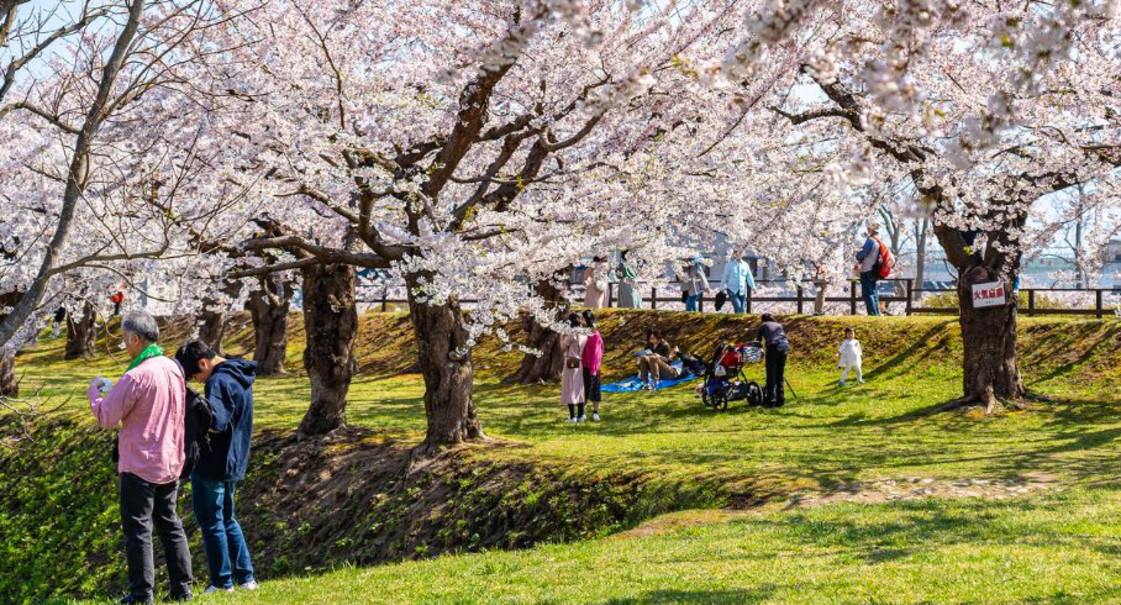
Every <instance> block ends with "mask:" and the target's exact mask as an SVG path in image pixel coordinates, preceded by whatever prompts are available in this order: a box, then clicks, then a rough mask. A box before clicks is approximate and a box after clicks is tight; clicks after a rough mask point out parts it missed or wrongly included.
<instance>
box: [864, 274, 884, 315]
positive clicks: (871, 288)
mask: <svg viewBox="0 0 1121 605" xmlns="http://www.w3.org/2000/svg"><path fill="white" fill-rule="evenodd" d="M878 277H879V276H878V275H876V274H875V273H874V272H872V271H864V272H862V273H861V274H860V297H861V298H863V299H864V310H865V311H867V312H868V314H869V315H879V314H880V295H879V293H877V292H876V281H877V280H878Z"/></svg>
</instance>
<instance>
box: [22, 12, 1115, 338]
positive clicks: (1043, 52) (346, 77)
mask: <svg viewBox="0 0 1121 605" xmlns="http://www.w3.org/2000/svg"><path fill="white" fill-rule="evenodd" d="M1117 4H1118V3H1117V2H1105V1H1079V2H1065V1H1064V2H1058V3H1054V4H1043V3H1030V2H1029V3H1020V4H1016V5H1014V6H1009V5H1007V3H1000V2H996V1H995V0H993V1H991V2H971V3H964V2H956V1H953V0H906V1H898V0H890V1H889V0H865V1H861V2H843V3H836V2H822V1H820V0H754V1H750V2H731V1H729V2H719V3H703V2H687V1H673V0H660V1H655V0H650V1H647V2H623V1H620V0H600V1H593V0H584V1H575V0H527V1H522V0H509V1H502V2H494V1H484V0H467V1H463V2H455V3H450V2H446V1H442V0H420V1H409V2H405V1H402V0H378V1H368V2H355V1H353V0H319V1H314V2H313V1H312V0H273V1H270V2H259V1H253V0H223V1H217V0H215V1H213V2H202V1H198V2H153V3H149V4H148V5H147V6H146V7H145V12H144V14H143V15H141V17H140V19H139V22H138V33H137V34H136V36H137V41H136V42H135V43H134V44H132V45H131V46H130V47H129V52H130V54H129V55H128V60H127V61H125V62H124V64H123V67H122V68H121V73H120V74H119V75H118V76H117V78H116V80H115V81H114V82H113V83H112V84H111V86H110V91H111V94H110V95H109V98H110V103H109V105H108V106H106V107H104V108H103V111H102V114H103V115H102V116H101V118H102V120H101V123H100V124H99V128H98V129H97V131H96V136H94V137H93V138H92V139H91V140H92V142H91V145H90V149H89V150H88V151H87V152H85V154H84V156H85V164H84V168H83V174H82V175H81V176H80V178H79V179H78V180H79V181H80V185H81V191H80V192H79V194H77V195H71V193H73V192H68V176H69V175H68V172H69V171H70V170H71V167H72V166H74V165H75V157H74V148H75V141H76V140H77V138H78V136H79V132H80V131H81V124H82V120H83V117H84V116H87V115H89V114H90V110H91V107H94V106H95V105H96V97H97V94H96V93H97V90H95V88H93V87H91V85H90V83H89V82H90V81H89V80H86V79H84V78H82V77H80V75H81V74H82V73H84V72H85V71H89V72H91V73H95V74H96V73H101V72H103V71H104V65H103V62H104V61H105V60H106V59H105V57H107V56H108V55H109V52H108V51H109V50H110V49H112V48H113V45H114V43H115V42H116V41H117V39H118V35H119V33H120V32H119V31H117V30H115V29H114V28H113V27H110V26H107V25H106V22H105V21H104V19H108V18H109V17H114V18H115V19H116V20H117V21H116V22H119V21H120V19H121V18H122V17H123V16H125V15H126V14H129V11H130V10H131V9H134V8H135V6H136V3H135V2H126V1H121V2H108V3H104V4H103V6H102V7H101V8H100V9H99V10H103V11H105V12H104V13H99V14H98V15H97V16H95V17H93V18H90V16H89V15H88V14H87V13H84V12H81V11H80V10H77V9H78V8H80V6H84V5H81V3H74V8H75V11H74V12H73V14H72V15H70V17H69V20H64V21H66V22H67V23H72V24H73V25H74V32H80V36H77V37H74V38H73V39H70V38H67V37H62V38H60V41H59V42H58V46H57V48H55V49H53V50H52V51H51V52H48V53H43V54H42V55H41V56H38V57H37V58H36V60H37V61H38V62H39V63H40V64H41V67H40V68H37V69H36V70H34V71H33V72H31V74H32V75H28V76H26V77H23V78H21V79H13V83H12V84H11V85H10V86H8V87H7V88H5V89H0V90H4V93H3V96H0V138H2V139H3V140H6V141H11V142H12V143H13V144H11V145H7V146H5V147H3V148H0V170H2V172H3V174H4V175H5V176H4V177H3V178H2V180H0V200H2V202H3V204H4V205H5V207H11V208H14V209H17V210H18V211H17V212H6V213H4V214H3V216H0V247H2V249H3V257H2V259H0V293H22V292H29V291H36V287H37V284H48V280H47V279H46V278H47V277H49V278H52V279H53V281H49V285H48V286H46V287H44V288H42V291H37V294H36V297H37V300H36V301H35V304H34V305H33V306H34V307H35V308H37V309H38V311H40V312H41V311H43V310H46V309H48V308H53V306H54V305H57V304H59V302H60V301H62V300H64V299H65V300H69V301H71V302H70V303H66V304H72V303H74V301H77V300H83V299H89V300H102V299H103V296H101V295H102V294H103V293H104V290H105V289H112V288H113V287H119V286H114V284H120V283H121V282H122V281H123V282H124V283H126V284H128V285H129V287H134V288H138V287H140V286H139V284H148V286H146V287H147V288H148V289H150V290H151V299H152V300H154V301H158V302H159V304H161V305H164V307H163V308H166V309H167V310H169V311H175V312H192V311H195V310H198V309H199V308H200V307H201V306H203V305H207V306H210V307H222V306H230V305H238V304H240V303H241V302H242V301H243V300H244V298H245V296H246V294H247V288H249V287H251V286H252V281H251V280H249V281H247V282H246V284H247V285H245V286H244V287H242V288H241V289H233V290H229V289H221V288H217V287H214V284H215V283H217V282H220V281H222V280H224V279H228V277H229V275H231V274H233V275H240V274H246V273H251V272H253V271H265V270H267V269H269V268H270V267H271V268H276V269H277V270H278V271H284V273H283V274H284V275H285V278H286V279H296V273H295V271H296V270H297V269H301V268H306V267H309V266H311V265H312V264H315V263H321V262H333V263H344V264H353V265H355V266H357V267H359V268H372V269H378V270H380V271H383V272H386V273H387V274H388V275H391V276H393V277H392V278H391V281H394V280H395V283H401V284H404V285H405V286H406V287H407V289H408V294H409V296H410V297H411V298H412V299H413V301H414V302H415V303H416V304H422V305H429V306H435V307H440V306H443V305H445V304H447V303H448V302H449V301H457V300H466V299H470V300H473V301H476V302H475V304H474V305H473V307H472V308H473V312H472V313H471V314H470V316H469V317H468V318H464V321H465V322H466V324H465V329H466V331H467V333H468V335H469V338H468V344H470V343H473V342H474V341H475V340H476V339H477V338H478V337H479V336H481V335H482V334H483V333H485V332H487V331H491V330H493V329H494V328H495V326H498V325H501V324H502V323H504V322H505V321H507V320H509V319H510V318H511V317H514V316H515V315H517V314H519V313H524V312H528V313H530V314H532V315H533V316H535V317H536V318H537V319H538V320H539V321H540V322H542V323H544V324H546V325H553V322H555V320H556V317H555V314H554V313H553V312H552V311H553V303H552V302H551V301H546V300H543V299H542V298H541V297H540V296H539V295H538V294H537V293H536V291H535V289H534V288H533V285H534V284H536V283H538V282H542V281H547V280H554V281H555V280H558V277H557V276H558V275H560V274H564V272H565V271H566V270H568V269H569V268H570V267H572V266H574V265H577V264H580V263H582V262H585V261H586V260H587V259H588V258H589V257H591V256H593V255H606V254H608V253H609V252H610V251H612V250H619V249H631V250H635V251H636V252H638V254H637V256H639V257H640V258H641V262H640V266H641V269H642V271H643V273H644V275H643V276H644V277H646V278H648V279H653V280H656V279H659V278H663V277H665V274H664V268H665V266H666V263H667V262H674V261H678V260H680V259H682V258H690V257H692V256H693V255H695V254H697V253H698V252H708V251H709V250H710V249H711V245H712V240H713V234H714V233H720V234H723V236H725V237H726V238H727V240H728V241H729V242H730V243H731V244H732V246H733V247H734V248H737V249H743V248H750V249H752V250H754V251H755V252H757V253H759V254H761V255H764V256H766V257H768V258H770V259H773V260H774V261H775V263H776V264H777V265H778V266H779V267H780V268H781V269H782V270H784V271H786V273H787V274H788V275H790V276H791V277H793V278H801V277H815V276H816V277H820V276H821V275H822V274H824V275H825V277H826V278H827V279H828V280H829V281H839V280H840V279H842V278H843V277H844V276H845V275H844V273H845V270H846V268H845V263H844V261H843V260H841V259H840V257H839V256H838V250H842V251H843V254H847V250H845V246H847V244H848V242H849V241H850V240H851V236H852V234H853V232H854V231H855V230H856V229H858V228H859V225H860V224H861V223H862V222H864V221H865V220H867V219H868V218H869V217H870V216H872V215H873V214H874V213H875V207H874V206H875V204H876V203H878V202H877V201H876V200H877V199H878V198H877V192H880V191H883V190H884V189H885V188H887V187H894V186H898V185H900V184H906V185H908V186H910V187H912V188H913V189H914V190H915V192H916V193H915V195H916V197H917V198H918V199H919V200H920V203H921V205H922V209H923V211H925V212H927V213H928V214H929V215H930V216H931V217H932V218H933V220H934V221H935V224H936V226H937V228H939V229H941V230H942V231H941V233H942V234H943V235H945V234H948V233H950V232H951V231H955V232H972V231H980V232H986V233H999V236H994V237H993V238H991V240H990V241H991V245H992V246H993V248H994V250H997V251H999V252H1001V253H1002V254H1004V255H1006V256H1007V257H1008V258H1009V259H1015V258H1018V256H1016V254H1013V252H1016V253H1018V251H1021V250H1023V249H1027V248H1030V247H1032V246H1039V245H1042V244H1040V243H1039V242H1040V241H1041V240H1042V239H1045V238H1042V237H1039V234H1040V233H1042V232H1044V231H1046V228H1045V227H1038V226H1033V225H1031V224H1029V222H1028V221H1027V220H1026V217H1027V215H1028V214H1029V209H1030V208H1031V204H1032V203H1034V202H1035V201H1036V200H1037V199H1038V198H1039V197H1041V196H1043V195H1046V194H1049V193H1051V192H1054V191H1058V190H1061V189H1063V188H1065V187H1069V186H1072V185H1074V184H1078V183H1088V182H1092V183H1095V189H1094V191H1095V192H1096V193H1095V202H1094V204H1095V205H1096V206H1097V207H1099V208H1103V209H1105V208H1107V207H1110V206H1116V205H1117V196H1116V195H1115V192H1116V184H1117V179H1116V178H1113V176H1112V174H1113V171H1114V170H1115V169H1116V166H1117V164H1118V162H1119V159H1121V154H1119V153H1118V151H1117V149H1118V148H1119V147H1121V139H1119V136H1121V135H1119V130H1118V128H1119V127H1121V125H1119V124H1118V116H1119V115H1121V110H1119V108H1118V102H1117V99H1118V98H1121V97H1119V95H1121V90H1118V84H1117V80H1116V65H1117V64H1118V60H1119V57H1118V56H1117V53H1118V51H1117V48H1118V45H1117V40H1118V28H1117V22H1116V9H1117ZM388 15H392V18H387V16H388ZM87 19H88V20H89V22H87V21H86V20H87ZM19 23H20V24H23V25H21V26H20V27H23V28H24V29H22V30H21V29H20V27H17V28H16V29H15V31H17V32H22V34H23V38H21V40H25V41H27V42H26V43H22V46H20V47H19V49H17V50H6V51H4V52H3V53H0V59H2V60H5V61H7V62H8V63H7V65H8V66H9V67H8V68H7V69H8V70H9V71H10V69H11V68H10V66H11V65H12V61H13V59H14V58H15V57H16V55H19V54H21V53H26V52H27V51H28V49H34V48H35V45H34V44H31V43H30V41H32V40H35V39H40V40H41V39H42V38H43V32H40V35H39V38H35V36H33V35H32V34H33V33H34V32H32V31H29V29H28V28H32V29H33V28H34V23H35V21H34V20H33V19H30V17H29V18H28V20H26V21H20V22H19ZM98 24H100V25H98ZM17 25H18V24H17ZM47 35H49V33H48V34H47ZM11 48H15V47H11ZM3 66H4V64H2V63H0V67H3ZM76 66H77V67H76ZM71 198H72V199H71ZM67 200H69V201H67ZM67 204H69V208H70V210H69V211H70V212H72V213H74V214H75V215H76V219H75V220H74V221H73V224H72V225H71V226H69V227H68V228H67V229H66V232H65V233H63V234H62V235H63V236H64V237H62V238H61V239H59V238H55V237H54V235H55V234H56V233H58V229H57V228H56V226H57V224H58V223H59V222H60V217H61V216H62V215H63V214H64V212H63V210H64V208H66V207H67ZM1103 212H1104V214H1102V216H1110V215H1109V213H1108V212H1105V210H1103ZM1105 222H1108V220H1107V221H1105ZM1108 233H1109V230H1108V228H1104V227H1103V228H1102V229H1101V232H1100V233H1098V232H1095V234H1094V236H1093V237H1092V238H1091V240H1090V241H1092V242H1098V243H1096V244H1094V245H1100V242H1102V241H1103V240H1104V239H1105V238H1106V235H1107V234H1108ZM940 237H942V236H940ZM947 237H948V236H947ZM54 239H59V241H58V243H59V244H60V245H59V246H56V247H52V245H51V242H52V240H54ZM48 251H51V254H53V255H54V256H48ZM1009 262H1010V263H1011V261H1009ZM44 263H46V264H44ZM1006 264H1008V263H1006ZM1011 264H1014V263H1011ZM818 269H820V270H821V271H820V272H817V270H818ZM811 273H812V275H811ZM254 279H255V277H254ZM76 284H77V285H76ZM200 291H207V292H210V293H211V294H210V295H208V296H207V297H206V300H205V301H203V300H202V298H203V297H200V296H199V294H198V293H199V292H200ZM231 292H233V293H231ZM32 323H33V322H32ZM27 325H31V324H27ZM29 330H30V328H27V329H26V330H25V331H24V333H23V335H26V334H27V332H28V331H29ZM0 335H2V336H3V339H2V340H4V341H5V342H9V341H11V342H15V343H18V341H19V339H20V338H19V337H18V336H15V333H14V332H11V331H9V332H3V331H0Z"/></svg>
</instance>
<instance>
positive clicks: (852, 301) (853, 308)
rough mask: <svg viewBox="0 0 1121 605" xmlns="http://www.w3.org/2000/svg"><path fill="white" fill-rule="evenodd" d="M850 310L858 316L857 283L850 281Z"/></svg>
mask: <svg viewBox="0 0 1121 605" xmlns="http://www.w3.org/2000/svg"><path fill="white" fill-rule="evenodd" d="M849 310H850V312H851V313H852V314H853V315H856V282H854V281H852V280H851V279H850V280H849Z"/></svg>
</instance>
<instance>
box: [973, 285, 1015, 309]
mask: <svg viewBox="0 0 1121 605" xmlns="http://www.w3.org/2000/svg"><path fill="white" fill-rule="evenodd" d="M1006 303H1007V299H1006V297H1005V295H1004V282H999V281H994V282H988V283H984V284H973V308H974V309H984V308H985V307H999V306H1001V305H1004V304H1006Z"/></svg>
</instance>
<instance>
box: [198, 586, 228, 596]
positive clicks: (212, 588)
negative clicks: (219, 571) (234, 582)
mask: <svg viewBox="0 0 1121 605" xmlns="http://www.w3.org/2000/svg"><path fill="white" fill-rule="evenodd" d="M233 591H234V587H233V586H231V587H229V588H218V587H217V586H209V587H207V589H206V590H204V591H202V594H212V593H215V592H233Z"/></svg>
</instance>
